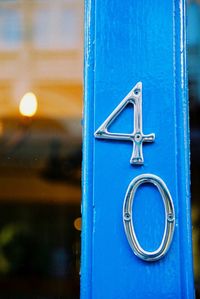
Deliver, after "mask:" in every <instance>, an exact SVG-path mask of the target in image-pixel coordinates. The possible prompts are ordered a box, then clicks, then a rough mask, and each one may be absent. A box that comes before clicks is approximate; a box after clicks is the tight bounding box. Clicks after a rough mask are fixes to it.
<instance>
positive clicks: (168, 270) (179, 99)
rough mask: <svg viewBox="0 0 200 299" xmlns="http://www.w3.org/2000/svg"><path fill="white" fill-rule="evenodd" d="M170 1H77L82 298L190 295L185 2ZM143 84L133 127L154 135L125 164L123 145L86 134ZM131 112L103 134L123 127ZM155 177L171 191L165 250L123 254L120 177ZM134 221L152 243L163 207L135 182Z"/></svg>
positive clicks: (125, 180)
mask: <svg viewBox="0 0 200 299" xmlns="http://www.w3.org/2000/svg"><path fill="white" fill-rule="evenodd" d="M184 5H185V4H184V0H180V1H176V0H174V1H172V0H170V1H168V0H164V1H159V0H155V1H150V0H141V1H136V0H133V1H128V0H126V1H121V0H86V2H85V20H86V23H85V108H84V135H83V136H84V160H83V201H82V213H83V230H82V265H81V298H82V299H117V298H119V299H127V298H128V299H129V298H134V299H142V298H145V299H153V298H154V299H156V298H158V299H159V298H164V299H184V298H187V299H192V298H193V296H194V295H193V292H194V291H193V290H194V288H193V273H192V258H191V257H192V251H191V224H190V202H189V201H190V196H189V162H188V161H189V159H188V156H189V145H188V144H189V135H188V107H187V105H188V103H187V84H186V71H185V65H186V61H185V60H186V59H185V6H184ZM138 81H142V83H143V131H144V133H147V134H148V133H149V132H154V133H155V134H156V140H155V142H154V143H153V144H149V145H145V146H144V149H143V153H144V159H145V163H144V165H143V166H137V167H135V166H132V165H130V163H129V157H130V155H131V151H132V144H131V143H130V144H129V143H126V142H118V141H110V140H95V139H94V131H95V130H96V129H97V128H98V127H99V126H100V125H101V124H102V123H103V121H104V120H105V119H106V118H107V117H108V115H109V114H110V113H111V112H112V111H113V110H114V108H115V107H116V106H117V105H118V104H119V102H120V101H121V100H122V99H123V97H124V96H125V95H126V94H127V93H128V92H129V91H130V90H131V89H132V88H133V86H134V85H135V84H136V83H137V82H138ZM130 124H132V110H131V109H127V111H125V113H123V114H122V115H121V117H120V118H119V120H118V121H116V124H115V125H114V126H113V130H114V131H115V132H116V131H118V132H128V131H129V130H130ZM142 173H152V174H155V175H157V176H160V177H161V178H162V179H163V180H164V182H165V183H166V184H167V186H168V188H169V190H170V193H171V195H172V198H173V201H174V206H175V212H176V226H175V234H174V238H173V242H172V245H171V248H170V250H169V252H168V253H167V255H166V256H165V257H164V258H163V259H161V260H160V261H158V262H152V263H147V262H144V261H141V260H140V259H138V258H137V257H136V256H135V255H134V254H133V252H132V250H131V248H130V246H129V244H128V242H127V239H126V236H125V233H124V228H123V220H122V207H123V201H124V197H125V193H126V190H127V187H128V185H129V183H130V181H131V180H132V179H133V178H134V177H136V176H137V175H139V174H142ZM133 214H134V225H135V230H136V233H137V236H138V239H139V241H140V243H141V245H142V246H143V247H144V248H145V249H147V250H154V249H156V248H157V247H158V245H159V243H160V240H161V237H162V234H163V228H164V208H163V205H162V200H161V198H160V195H159V193H158V192H157V190H156V188H154V187H153V186H152V185H150V186H148V185H146V186H143V187H142V188H139V189H138V191H137V194H136V197H135V202H134V207H133Z"/></svg>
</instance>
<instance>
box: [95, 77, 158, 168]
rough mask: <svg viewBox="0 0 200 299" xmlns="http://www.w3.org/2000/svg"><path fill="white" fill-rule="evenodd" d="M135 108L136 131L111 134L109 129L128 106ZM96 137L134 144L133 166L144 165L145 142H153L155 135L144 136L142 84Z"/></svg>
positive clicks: (113, 113)
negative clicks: (143, 149) (143, 148)
mask: <svg viewBox="0 0 200 299" xmlns="http://www.w3.org/2000/svg"><path fill="white" fill-rule="evenodd" d="M129 103H130V104H132V105H133V106H134V130H133V133H131V134H126V133H110V132H109V131H108V127H109V126H110V125H111V124H112V122H113V121H114V120H115V119H116V118H117V116H118V115H119V114H120V113H121V112H122V111H123V110H124V108H125V107H126V106H127V105H128V104H129ZM94 136H95V137H96V138H101V139H115V140H125V141H132V142H133V152H132V156H131V159H130V163H131V164H143V163H144V158H143V151H142V146H143V142H153V141H154V140H155V134H148V135H144V134H143V131H142V82H138V83H137V84H136V85H135V86H134V87H133V89H132V90H131V91H130V92H129V94H128V95H127V96H126V97H125V98H124V99H123V100H122V101H121V103H120V104H119V105H118V106H117V107H116V108H115V110H114V111H113V112H112V113H111V114H110V115H109V116H108V118H107V119H106V120H105V121H104V123H103V124H102V125H101V126H100V127H99V128H98V130H97V131H96V132H95V134H94Z"/></svg>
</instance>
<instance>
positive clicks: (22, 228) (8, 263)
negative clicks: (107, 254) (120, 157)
mask: <svg viewBox="0 0 200 299" xmlns="http://www.w3.org/2000/svg"><path fill="white" fill-rule="evenodd" d="M82 57H83V2H82V1H78V0H57V1H53V0H9V1H4V0H1V1H0V66H1V67H0V69H1V71H0V107H1V108H0V169H1V171H0V297H1V298H7V297H8V296H11V297H12V298H20V299H21V298H36V296H37V297H38V298H39V296H41V297H42V298H60V296H61V297H62V298H70V299H72V298H79V256H80V220H79V219H80V218H79V217H80V200H81V188H80V173H81V171H80V165H81V117H82V68H83V58H82ZM29 92H31V93H32V94H34V95H35V98H36V100H37V110H36V112H35V114H34V115H33V116H31V117H30V116H26V115H22V114H23V113H20V111H19V105H20V101H21V99H22V98H23V97H24V95H26V94H27V93H29ZM28 105H29V106H30V103H28ZM77 223H78V224H77Z"/></svg>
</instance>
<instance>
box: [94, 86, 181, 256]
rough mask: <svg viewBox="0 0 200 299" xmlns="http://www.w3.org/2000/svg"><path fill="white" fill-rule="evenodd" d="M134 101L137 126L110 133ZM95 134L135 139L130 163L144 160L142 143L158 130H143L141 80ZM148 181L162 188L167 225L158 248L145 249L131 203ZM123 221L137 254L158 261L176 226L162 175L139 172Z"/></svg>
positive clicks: (131, 245) (141, 162) (133, 181)
mask: <svg viewBox="0 0 200 299" xmlns="http://www.w3.org/2000/svg"><path fill="white" fill-rule="evenodd" d="M129 103H131V104H133V107H134V130H133V133H132V134H125V133H111V132H109V131H108V127H109V126H110V125H111V123H112V122H113V121H114V120H115V119H116V118H117V116H118V115H119V114H120V113H121V112H122V111H123V110H124V109H125V107H126V106H127V105H128V104H129ZM94 136H95V137H96V138H101V139H113V140H125V141H132V142H133V152H132V156H131V159H130V163H131V164H133V165H135V164H136V165H142V164H143V163H144V158H143V148H142V147H143V143H144V142H153V141H154V140H155V134H153V133H152V134H148V135H145V134H143V131H142V83H141V82H138V83H137V84H136V85H135V86H134V87H133V89H132V90H131V91H130V92H129V93H128V95H127V96H126V97H125V98H124V99H123V100H122V101H121V103H120V104H119V105H118V106H117V107H116V108H115V109H114V111H113V112H112V113H111V114H110V115H109V116H108V118H107V119H106V120H105V121H104V123H103V124H102V125H101V126H100V127H99V128H98V130H97V131H96V132H95V134H94ZM145 183H151V184H153V185H155V186H156V187H157V189H158V191H159V192H160V195H161V197H162V200H163V203H164V209H165V228H164V233H163V238H162V241H161V244H160V246H159V247H158V249H156V250H155V251H146V250H144V249H143V248H142V247H141V246H140V244H139V241H138V239H137V236H136V234H135V230H134V223H133V217H132V206H133V200H134V196H135V193H136V191H137V188H138V187H139V186H140V185H142V184H145ZM123 222H124V229H125V233H126V237H127V239H128V242H129V245H130V247H131V248H132V250H133V252H134V254H135V255H136V256H138V257H139V258H140V259H142V260H144V261H150V262H152V261H156V260H159V259H161V258H162V257H163V256H164V255H165V254H166V253H167V251H168V249H169V247H170V244H171V242H172V239H173V234H174V227H175V211H174V205H173V200H172V198H171V195H170V192H169V190H168V188H167V186H166V184H165V183H164V182H163V180H162V179H161V178H159V177H158V176H156V175H153V174H142V175H139V176H137V177H136V178H134V179H133V180H132V182H131V183H130V185H129V187H128V189H127V192H126V196H125V199H124V205H123Z"/></svg>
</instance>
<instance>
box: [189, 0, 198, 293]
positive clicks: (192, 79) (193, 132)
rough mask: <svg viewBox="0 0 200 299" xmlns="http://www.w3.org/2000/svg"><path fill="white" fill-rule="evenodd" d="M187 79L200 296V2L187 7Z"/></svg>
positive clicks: (195, 248) (195, 259)
mask: <svg viewBox="0 0 200 299" xmlns="http://www.w3.org/2000/svg"><path fill="white" fill-rule="evenodd" d="M187 13H188V19H187V25H188V26H187V34H188V49H187V50H188V80H189V101H190V137H191V140H190V142H191V200H192V225H193V227H192V228H193V230H192V234H193V235H192V237H193V259H194V274H195V286H196V296H197V299H199V298H200V159H199V155H200V1H199V0H190V1H189V3H188V7H187Z"/></svg>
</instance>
